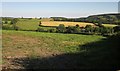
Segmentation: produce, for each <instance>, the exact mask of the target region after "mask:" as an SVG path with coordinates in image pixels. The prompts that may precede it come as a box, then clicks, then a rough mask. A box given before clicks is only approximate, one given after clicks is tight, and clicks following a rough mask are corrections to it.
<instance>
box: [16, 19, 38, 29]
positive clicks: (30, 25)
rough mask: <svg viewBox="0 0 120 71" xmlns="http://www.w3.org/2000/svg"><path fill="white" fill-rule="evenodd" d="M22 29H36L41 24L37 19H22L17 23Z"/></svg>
mask: <svg viewBox="0 0 120 71" xmlns="http://www.w3.org/2000/svg"><path fill="white" fill-rule="evenodd" d="M16 25H17V26H18V27H19V28H20V29H21V30H36V29H37V28H38V27H39V26H38V25H39V20H37V19H31V20H29V19H20V20H19V21H18V22H17V24H16Z"/></svg>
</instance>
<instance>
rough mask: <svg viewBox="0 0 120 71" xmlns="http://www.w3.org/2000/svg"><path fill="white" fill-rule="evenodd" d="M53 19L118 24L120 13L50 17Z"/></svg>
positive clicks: (119, 22)
mask: <svg viewBox="0 0 120 71" xmlns="http://www.w3.org/2000/svg"><path fill="white" fill-rule="evenodd" d="M51 18H53V19H54V21H71V22H90V23H99V22H102V23H106V24H117V25H118V24H120V21H119V18H120V14H119V13H116V14H101V15H92V16H88V17H86V18H65V17H51Z"/></svg>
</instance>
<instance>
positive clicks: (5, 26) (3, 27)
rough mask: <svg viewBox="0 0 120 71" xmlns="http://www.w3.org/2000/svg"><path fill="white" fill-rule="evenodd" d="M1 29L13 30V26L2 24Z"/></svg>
mask: <svg viewBox="0 0 120 71" xmlns="http://www.w3.org/2000/svg"><path fill="white" fill-rule="evenodd" d="M2 29H3V30H14V27H13V26H9V25H3V26H2Z"/></svg>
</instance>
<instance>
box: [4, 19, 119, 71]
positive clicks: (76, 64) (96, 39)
mask: <svg viewBox="0 0 120 71" xmlns="http://www.w3.org/2000/svg"><path fill="white" fill-rule="evenodd" d="M40 21H41V23H42V24H41V25H42V26H39V23H40ZM59 24H64V25H65V27H68V26H76V24H78V25H79V26H80V27H85V26H86V25H92V27H94V26H95V25H94V24H92V23H84V22H63V21H53V20H51V19H49V20H48V19H41V20H39V19H19V20H18V22H17V23H16V26H17V27H19V30H2V36H3V39H2V40H3V41H2V47H3V49H2V50H3V61H2V64H3V65H2V67H3V69H41V68H43V69H44V68H80V69H86V68H87V69H94V68H98V69H101V68H102V69H104V68H106V69H110V68H112V67H115V69H116V68H119V60H118V59H117V56H118V54H119V53H118V40H116V39H114V38H113V39H109V38H108V37H105V36H101V35H96V34H92V35H90V34H89V35H88V34H86V35H83V34H74V33H72V34H68V33H59V32H54V33H50V32H35V30H37V28H38V27H40V28H43V29H44V30H48V29H53V28H54V27H53V26H55V27H57V26H59ZM3 25H5V26H14V25H13V24H10V23H8V24H3ZM103 25H104V26H105V27H114V26H117V25H111V24H103ZM95 28H96V27H95ZM55 29H56V28H55ZM23 30H24V31H23ZM28 30H29V31H28ZM31 30H34V31H31ZM113 47H115V48H113Z"/></svg>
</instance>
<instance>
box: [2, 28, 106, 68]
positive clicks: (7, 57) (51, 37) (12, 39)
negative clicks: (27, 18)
mask: <svg viewBox="0 0 120 71" xmlns="http://www.w3.org/2000/svg"><path fill="white" fill-rule="evenodd" d="M2 33H3V67H6V68H13V69H14V68H15V69H17V68H24V67H22V66H20V65H19V63H18V64H17V63H14V64H13V62H12V61H13V59H16V58H17V59H20V58H26V57H29V58H30V59H34V58H37V57H40V58H44V57H54V56H56V55H61V54H65V53H77V52H84V51H85V50H82V49H79V48H80V46H81V45H84V44H87V43H91V42H97V41H100V40H101V39H103V38H105V37H102V36H96V35H77V34H59V33H42V32H39V33H38V32H27V31H9V30H3V32H2ZM28 61H29V60H28ZM68 61H69V60H68ZM38 62H39V61H38ZM63 62H64V61H63ZM68 63H69V62H68ZM12 64H13V65H12ZM35 64H36V63H35ZM40 64H41V63H40ZM25 65H26V64H25ZM33 65H34V63H33ZM48 65H49V64H48ZM53 65H55V64H53ZM42 66H44V64H43V65H42ZM37 67H39V65H38V66H37ZM43 68H44V67H43Z"/></svg>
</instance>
